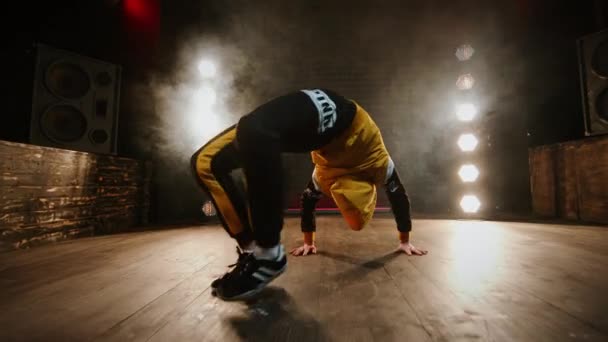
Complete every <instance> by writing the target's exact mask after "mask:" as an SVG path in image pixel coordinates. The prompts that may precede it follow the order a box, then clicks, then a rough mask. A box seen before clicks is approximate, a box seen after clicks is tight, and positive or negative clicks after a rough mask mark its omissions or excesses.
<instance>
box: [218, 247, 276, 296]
mask: <svg viewBox="0 0 608 342" xmlns="http://www.w3.org/2000/svg"><path fill="white" fill-rule="evenodd" d="M286 268H287V256H286V255H285V250H284V248H283V245H280V246H279V256H278V257H277V259H276V260H265V259H256V258H255V256H254V255H253V254H248V255H246V256H245V257H244V258H243V259H242V260H239V261H238V263H237V265H236V267H235V268H234V269H233V270H232V271H230V272H229V273H227V274H226V275H225V276H224V277H222V279H221V281H220V282H219V283H218V287H217V288H216V289H215V294H216V296H218V297H220V298H221V299H223V300H241V299H247V298H249V297H251V296H253V295H255V294H257V293H258V292H260V291H261V290H262V289H263V288H264V287H265V286H266V285H267V284H268V283H270V282H271V281H272V280H274V279H275V278H276V277H278V276H279V275H281V273H283V272H285V269H286Z"/></svg>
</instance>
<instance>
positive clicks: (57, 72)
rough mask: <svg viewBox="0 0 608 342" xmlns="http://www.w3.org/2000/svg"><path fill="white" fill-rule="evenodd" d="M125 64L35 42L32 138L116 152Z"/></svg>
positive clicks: (39, 142) (46, 143)
mask: <svg viewBox="0 0 608 342" xmlns="http://www.w3.org/2000/svg"><path fill="white" fill-rule="evenodd" d="M120 81H121V68H120V67H119V66H117V65H114V64H111V63H107V62H104V61H100V60H97V59H93V58H90V57H86V56H82V55H78V54H76V53H72V52H69V51H65V50H61V49H57V48H54V47H51V46H47V45H43V44H37V45H36V51H35V69H34V88H33V92H32V115H31V122H30V132H29V142H30V143H32V144H36V145H42V146H51V147H59V148H65V149H70V150H77V151H84V152H94V153H103V154H114V153H116V136H117V126H118V109H119V94H120Z"/></svg>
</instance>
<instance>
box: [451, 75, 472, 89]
mask: <svg viewBox="0 0 608 342" xmlns="http://www.w3.org/2000/svg"><path fill="white" fill-rule="evenodd" d="M474 85H475V79H474V78H473V75H471V74H464V75H460V76H458V80H456V87H458V89H460V90H469V89H471V88H473V86H474Z"/></svg>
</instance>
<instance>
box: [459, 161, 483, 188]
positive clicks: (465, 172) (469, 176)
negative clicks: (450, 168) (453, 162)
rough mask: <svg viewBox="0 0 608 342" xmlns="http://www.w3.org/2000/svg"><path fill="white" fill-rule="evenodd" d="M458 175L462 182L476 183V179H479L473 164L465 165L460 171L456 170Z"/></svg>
mask: <svg viewBox="0 0 608 342" xmlns="http://www.w3.org/2000/svg"><path fill="white" fill-rule="evenodd" d="M458 175H459V176H460V179H462V181H463V182H465V183H471V182H474V181H476V180H477V177H479V170H478V169H477V167H476V166H475V165H473V164H465V165H462V166H461V167H460V170H458Z"/></svg>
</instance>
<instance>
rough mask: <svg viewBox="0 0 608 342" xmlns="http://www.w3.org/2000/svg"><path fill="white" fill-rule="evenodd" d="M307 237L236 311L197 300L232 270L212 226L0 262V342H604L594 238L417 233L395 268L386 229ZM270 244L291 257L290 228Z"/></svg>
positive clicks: (338, 226) (594, 232) (228, 245)
mask: <svg viewBox="0 0 608 342" xmlns="http://www.w3.org/2000/svg"><path fill="white" fill-rule="evenodd" d="M317 224H318V233H317V237H318V243H317V246H318V248H319V254H318V255H315V256H311V257H300V258H296V257H291V256H290V257H289V266H288V270H287V272H286V273H285V274H284V275H282V276H281V277H279V278H278V279H277V280H276V281H275V282H273V284H272V286H271V287H269V288H268V289H266V290H265V291H263V292H262V294H260V296H259V297H257V298H256V299H255V300H253V301H251V302H249V303H226V302H223V301H221V300H218V299H217V298H215V297H213V296H212V295H211V293H210V289H209V283H210V282H211V281H212V280H213V279H214V278H215V277H217V276H220V275H221V274H222V273H223V272H225V271H226V270H227V268H226V266H227V265H228V264H230V263H232V262H234V260H236V253H235V252H234V246H235V244H234V242H233V241H232V240H231V239H229V238H228V237H227V235H226V234H225V232H224V231H223V230H222V229H221V228H220V227H218V226H209V227H201V228H185V229H172V230H166V231H155V232H142V233H135V234H123V235H114V236H105V237H102V238H91V239H81V240H76V241H70V242H67V243H60V244H57V245H52V246H44V247H40V248H34V249H31V250H29V251H18V252H14V253H3V254H1V255H0V340H2V341H20V340H23V341H37V340H41V341H42V340H44V341H48V340H62V341H70V340H78V341H82V340H91V339H93V340H98V341H171V340H175V341H201V340H202V341H403V340H410V341H430V340H433V341H465V340H466V341H469V340H470V341H515V340H517V341H571V340H584V341H604V340H608V334H607V331H608V318H607V315H608V310H606V309H605V308H606V307H608V302H607V300H606V299H604V298H605V296H603V295H602V294H603V292H605V290H606V289H608V272H607V271H608V261H607V260H606V258H605V254H606V253H605V251H604V250H603V248H604V247H605V246H607V244H606V241H608V239H606V238H605V234H608V231H607V230H605V228H598V227H578V226H555V225H540V224H530V223H509V222H483V221H480V222H475V221H450V220H417V221H415V222H414V232H413V235H412V236H413V242H414V243H415V244H416V245H419V246H422V247H427V248H428V249H430V254H429V255H428V256H425V257H407V256H405V255H402V254H395V253H393V250H394V248H395V247H396V245H397V237H396V229H395V228H394V221H393V220H392V218H390V217H389V218H385V217H377V218H375V219H374V220H373V221H372V223H371V224H370V226H369V227H367V228H366V229H365V230H363V231H361V232H353V231H350V230H348V229H347V228H346V225H345V224H344V222H343V220H342V219H341V218H340V217H338V216H320V217H319V218H318V222H317ZM283 241H284V243H285V245H286V248H287V249H289V248H291V247H294V246H297V245H298V244H300V243H301V241H302V239H301V233H300V232H299V222H298V220H297V219H295V218H288V219H287V220H286V227H285V230H284V232H283ZM600 250H602V252H601V253H598V251H600Z"/></svg>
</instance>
